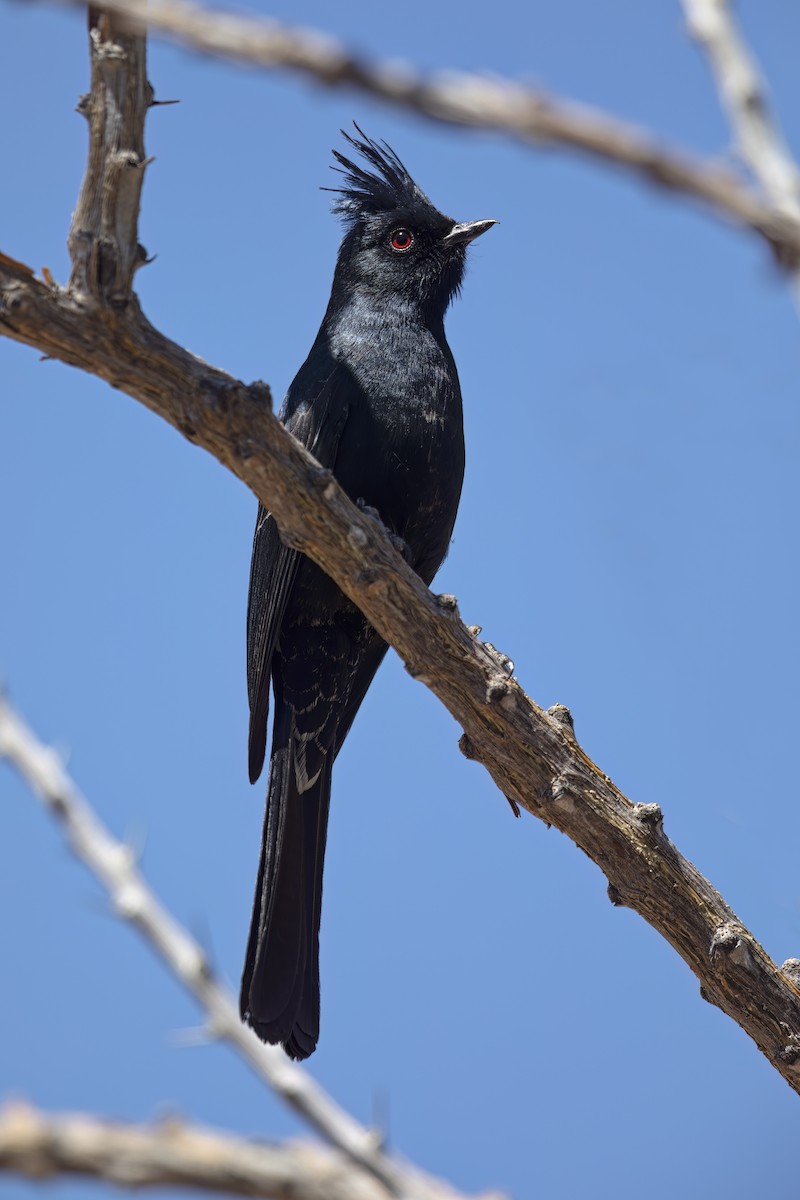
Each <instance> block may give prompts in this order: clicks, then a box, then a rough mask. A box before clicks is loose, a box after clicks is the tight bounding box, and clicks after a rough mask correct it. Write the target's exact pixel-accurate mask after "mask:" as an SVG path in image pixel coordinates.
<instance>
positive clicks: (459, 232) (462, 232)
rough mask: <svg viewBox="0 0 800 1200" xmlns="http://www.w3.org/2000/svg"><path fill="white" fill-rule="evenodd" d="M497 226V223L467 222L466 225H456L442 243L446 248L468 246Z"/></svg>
mask: <svg viewBox="0 0 800 1200" xmlns="http://www.w3.org/2000/svg"><path fill="white" fill-rule="evenodd" d="M496 224H497V221H467V222H466V223H465V224H464V225H454V226H453V228H452V229H451V230H450V232H449V233H448V234H447V235H446V237H443V238H442V241H443V242H444V244H445V246H461V245H466V244H467V243H468V242H473V241H474V240H475V238H476V237H480V236H481V234H482V233H486V230H487V229H491V228H492V226H493V225H496Z"/></svg>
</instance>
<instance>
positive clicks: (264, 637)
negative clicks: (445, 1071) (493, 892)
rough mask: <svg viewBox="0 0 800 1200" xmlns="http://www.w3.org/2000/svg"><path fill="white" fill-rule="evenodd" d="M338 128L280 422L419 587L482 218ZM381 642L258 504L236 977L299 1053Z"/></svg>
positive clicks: (245, 1007) (443, 536)
mask: <svg viewBox="0 0 800 1200" xmlns="http://www.w3.org/2000/svg"><path fill="white" fill-rule="evenodd" d="M356 132H357V135H358V136H357V137H350V136H349V135H347V134H345V137H346V139H347V141H348V143H349V144H350V146H351V147H352V149H353V150H355V151H356V152H357V153H358V154H359V155H361V156H362V158H363V160H364V161H365V164H366V165H365V166H360V165H357V164H356V163H354V162H352V161H351V160H349V159H347V158H345V157H344V156H343V155H342V154H340V153H338V151H334V155H335V157H336V159H337V161H338V163H339V168H338V169H340V170H341V173H342V174H343V175H344V179H343V185H342V187H340V188H337V189H331V190H333V191H335V192H336V200H335V203H334V209H335V211H337V212H338V213H339V214H340V215H341V216H342V217H343V219H344V222H345V227H346V232H345V235H344V238H343V240H342V244H341V247H340V249H339V255H338V259H337V263H336V270H335V273H334V278H333V288H332V291H331V298H330V301H329V304H328V308H327V311H326V313H325V317H324V319H323V322H322V326H321V328H320V331H319V333H318V334H317V338H316V340H315V342H314V345H313V346H312V347H311V351H310V353H309V355H308V358H307V359H306V361H305V362H304V363H303V365H302V367H301V368H300V370H299V371H298V373H297V375H296V377H295V379H294V382H293V383H292V385H291V387H290V388H289V392H288V394H287V397H286V400H285V401H284V404H283V407H282V409H281V413H280V419H281V420H282V421H283V423H284V424H285V425H286V426H287V428H288V429H290V430H291V431H292V433H293V434H294V435H295V437H297V438H299V440H300V441H301V442H303V443H304V444H305V445H306V446H307V447H308V448H309V450H310V451H311V453H312V454H313V455H314V456H315V458H317V459H318V460H319V461H320V462H321V463H322V464H323V466H325V467H329V468H330V469H331V470H332V471H333V473H334V475H335V476H336V478H337V479H338V481H339V483H340V484H341V485H342V487H343V488H344V489H345V491H346V492H347V493H348V495H349V496H350V497H351V498H352V499H353V500H356V501H358V502H359V503H361V504H364V505H367V506H369V507H370V508H373V509H375V510H376V511H377V513H378V514H379V516H380V518H381V520H382V521H383V523H384V524H385V525H386V526H387V527H388V529H389V530H390V532H391V533H392V534H394V535H395V537H396V538H397V539H398V540H399V542H400V543H402V545H403V547H404V552H405V554H406V556H407V558H408V561H409V562H410V564H411V566H412V567H413V568H414V570H415V571H417V572H418V574H419V575H420V576H421V577H422V578H423V579H424V580H425V583H426V584H427V583H430V582H431V580H432V579H433V576H434V574H435V573H436V571H437V570H438V568H439V566H440V564H441V562H442V560H443V559H444V557H445V554H446V553H447V548H448V545H449V542H450V537H451V534H452V530H453V524H454V522H455V518H456V509H457V507H458V500H459V496H460V493H461V483H462V479H463V474H464V436H463V423H462V413H461V391H460V388H459V383H458V375H457V372H456V367H455V363H454V362H453V356H452V354H451V353H450V348H449V346H448V345H447V341H446V340H445V334H444V315H445V311H446V309H447V307H448V305H449V303H450V301H451V299H452V298H453V296H454V295H456V293H457V292H458V290H459V287H460V285H461V280H462V277H463V273H464V263H465V255H466V248H467V245H468V243H469V242H470V241H472V239H473V238H475V237H477V236H478V235H479V234H481V233H483V232H485V230H487V229H488V228H489V227H490V226H491V225H493V224H494V222H493V221H475V222H472V223H471V224H466V225H459V224H457V223H456V222H455V221H454V220H453V219H452V218H451V217H446V216H444V215H443V214H442V213H440V212H439V211H438V210H437V209H436V208H435V207H434V205H433V204H432V203H431V201H430V200H429V199H428V197H427V196H426V195H425V194H424V192H422V191H421V190H420V189H419V187H417V185H416V184H415V183H414V181H413V179H412V178H411V176H410V175H409V174H408V172H407V171H406V169H405V167H404V166H403V164H402V163H401V162H400V160H399V159H398V157H397V156H396V154H395V153H394V152H393V151H392V150H391V149H390V148H389V147H388V146H387V145H385V143H384V144H378V143H376V142H373V141H372V140H371V139H369V138H368V137H366V135H365V134H363V133H362V132H361V130H360V129H358V127H356ZM385 653H386V643H385V642H384V641H383V640H382V639H381V638H380V637H379V636H378V635H377V633H376V632H375V630H374V629H373V628H372V626H371V625H370V624H369V623H368V622H367V621H366V620H365V618H364V617H363V616H362V615H361V613H360V612H359V610H358V609H357V608H356V607H355V606H354V605H353V604H352V603H351V601H350V600H348V599H347V598H346V597H345V596H344V595H343V593H342V592H341V591H340V590H339V588H338V587H337V586H336V584H335V583H333V582H332V581H331V580H330V579H329V578H328V577H327V576H326V575H325V574H324V573H323V572H322V571H321V570H320V569H319V568H318V567H317V566H315V564H314V563H313V562H311V560H310V559H308V558H306V557H304V556H303V555H302V554H300V553H299V552H298V551H296V550H292V549H290V548H289V547H287V546H285V545H284V544H283V543H282V542H281V539H280V535H279V533H278V529H277V526H276V524H275V521H274V520H273V518H272V516H271V515H270V514H269V513H268V512H267V511H266V510H265V509H264V508H263V507H261V506H259V510H258V518H257V521H256V531H255V539H254V542H253V559H252V566H251V574H250V596H249V603H248V613H247V682H248V693H249V698H250V778H251V780H252V781H253V782H255V780H256V779H257V778H258V776H259V774H260V772H261V769H262V766H263V763H264V755H265V750H266V733H267V715H268V709H269V692H270V685H271V686H272V688H273V691H274V697H275V712H274V719H273V733H272V750H271V754H270V769H269V782H268V785H267V806H266V815H265V818H264V832H263V839H262V845H261V859H260V863H259V869H258V880H257V883H256V893H255V902H254V907H253V917H252V923H251V927H250V937H249V941H248V946H247V957H246V961H245V967H244V974H243V978H242V991H241V1012H242V1017H243V1018H244V1020H246V1021H247V1022H248V1023H249V1024H250V1025H252V1027H253V1029H255V1031H256V1033H257V1034H258V1036H259V1037H260V1038H262V1040H264V1041H267V1042H280V1043H282V1044H283V1046H284V1047H285V1049H286V1052H287V1053H288V1054H289V1055H290V1056H291V1057H292V1058H306V1057H307V1056H308V1055H309V1054H311V1053H312V1052H313V1050H314V1048H315V1046H316V1044H317V1039H318V1037H319V922H320V906H321V901H322V867H323V858H324V854H325V838H326V831H327V822H328V804H329V799H330V787H331V769H332V766H333V761H334V759H335V757H336V755H337V754H338V752H339V750H340V749H341V746H342V743H343V742H344V739H345V737H346V735H347V732H348V730H349V729H350V726H351V724H352V722H353V718H354V717H355V715H356V712H357V711H358V708H359V706H360V704H361V701H362V700H363V699H364V695H365V693H366V691H367V688H368V687H369V685H370V682H371V681H372V678H373V676H374V674H375V672H376V670H377V669H378V666H379V665H380V662H381V659H382V658H383V656H384V654H385Z"/></svg>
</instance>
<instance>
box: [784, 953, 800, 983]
mask: <svg viewBox="0 0 800 1200" xmlns="http://www.w3.org/2000/svg"><path fill="white" fill-rule="evenodd" d="M781 970H782V971H783V973H784V975H788V977H789V979H791V981H792V983H793V984H795V985H796V986H797V987H799V988H800V958H787V959H786V962H785V963H783V964H782V966H781Z"/></svg>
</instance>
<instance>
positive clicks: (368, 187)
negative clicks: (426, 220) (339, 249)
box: [322, 121, 440, 224]
mask: <svg viewBox="0 0 800 1200" xmlns="http://www.w3.org/2000/svg"><path fill="white" fill-rule="evenodd" d="M353 124H354V126H355V130H356V133H357V134H358V137H357V138H354V137H351V136H350V134H349V133H346V132H345V131H344V129H343V130H342V135H343V137H344V138H345V140H346V141H347V142H349V143H350V145H351V146H352V147H353V149H354V150H356V151H357V152H358V153H359V154H360V155H361V156H362V158H365V159H366V160H367V162H368V163H369V165H370V166H372V167H374V168H375V169H374V171H368V170H366V169H365V168H364V167H360V166H359V165H358V164H357V163H354V162H351V160H350V159H349V158H345V156H344V155H343V154H340V153H339V151H338V150H334V151H333V157H334V158H335V159H336V161H337V162H338V163H339V164H340V165H339V166H338V167H332V168H331V170H333V171H338V172H339V174H340V175H343V176H344V182H345V186H344V187H340V188H323V189H322V190H323V191H325V192H335V193H336V200H334V202H333V211H334V212H336V213H338V214H339V216H341V217H342V218H343V219H344V221H345V222H346V223H348V224H352V223H353V222H355V221H357V220H359V218H360V217H363V216H365V215H373V214H376V213H381V212H391V211H392V210H393V209H409V208H419V207H424V208H425V209H427V210H428V211H429V212H430V213H431V215H434V214H435V215H436V216H440V214H439V212H438V210H437V209H436V208H435V206H434V205H433V204H432V203H431V201H430V200H429V199H428V197H427V196H426V195H425V193H424V192H423V191H422V189H421V188H420V187H418V186H417V184H416V183H415V182H414V180H413V179H412V178H411V176H410V175H409V173H408V171H407V170H406V168H405V167H404V166H403V164H402V163H401V161H400V159H399V158H398V157H397V155H396V154H395V152H394V150H392V148H391V146H389V145H387V143H386V142H374V141H373V140H372V138H369V137H367V135H366V134H365V133H364V131H363V130H362V129H360V128H359V127H358V125H356V123H355V121H354V122H353Z"/></svg>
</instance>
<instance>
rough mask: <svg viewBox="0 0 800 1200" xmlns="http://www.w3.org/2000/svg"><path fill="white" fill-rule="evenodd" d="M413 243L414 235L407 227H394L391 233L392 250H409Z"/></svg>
mask: <svg viewBox="0 0 800 1200" xmlns="http://www.w3.org/2000/svg"><path fill="white" fill-rule="evenodd" d="M413 245H414V235H413V233H411V231H410V230H409V229H395V231H394V233H393V234H392V240H391V247H392V249H393V250H399V251H400V253H402V252H403V251H404V250H410V249H411V247H412V246H413Z"/></svg>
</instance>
